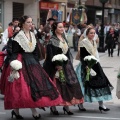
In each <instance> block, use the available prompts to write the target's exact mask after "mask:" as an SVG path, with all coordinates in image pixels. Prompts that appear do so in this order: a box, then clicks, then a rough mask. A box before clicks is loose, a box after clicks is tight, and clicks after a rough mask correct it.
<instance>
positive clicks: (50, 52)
mask: <svg viewBox="0 0 120 120" xmlns="http://www.w3.org/2000/svg"><path fill="white" fill-rule="evenodd" d="M52 31H53V35H52V37H51V38H50V41H49V43H48V45H47V52H46V59H45V62H44V65H43V67H44V69H45V71H46V72H47V73H48V75H49V76H50V78H51V79H54V82H55V83H56V86H57V88H58V90H59V92H60V94H61V96H62V99H63V102H62V103H61V104H59V105H62V106H64V107H63V111H64V112H66V113H67V114H68V115H72V114H73V113H72V112H71V111H70V110H69V107H68V106H70V105H75V104H79V103H83V95H82V92H81V88H80V85H79V82H78V79H77V76H76V74H75V71H74V68H73V65H72V59H71V58H72V57H71V54H70V49H69V47H68V44H67V42H66V41H67V40H66V38H65V37H64V35H63V33H64V27H63V23H62V22H54V23H53V25H52ZM58 54H64V55H65V56H67V58H68V62H67V64H66V65H65V64H64V65H63V66H60V65H55V64H54V63H53V62H52V59H53V57H54V56H56V55H58ZM61 69H62V70H63V74H64V77H65V79H64V82H62V81H61V80H60V77H58V76H59V75H57V74H56V73H58V72H59V71H60V70H61ZM51 112H52V113H53V114H54V115H59V113H58V111H57V110H56V107H51Z"/></svg>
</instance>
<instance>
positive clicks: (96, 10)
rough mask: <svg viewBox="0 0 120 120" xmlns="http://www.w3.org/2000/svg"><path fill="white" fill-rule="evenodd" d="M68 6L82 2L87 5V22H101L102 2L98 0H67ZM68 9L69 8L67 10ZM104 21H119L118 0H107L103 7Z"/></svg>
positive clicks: (119, 6)
mask: <svg viewBox="0 0 120 120" xmlns="http://www.w3.org/2000/svg"><path fill="white" fill-rule="evenodd" d="M68 3H69V4H72V5H69V6H68V9H69V8H70V6H74V5H75V4H84V5H85V6H86V7H87V17H88V24H90V23H92V24H96V23H100V22H101V17H102V4H101V3H100V1H99V0H76V2H75V1H74V0H69V1H68ZM68 11H69V10H68ZM104 14H105V15H104V17H105V23H117V22H120V0H109V1H108V2H107V3H106V4H105V9H104Z"/></svg>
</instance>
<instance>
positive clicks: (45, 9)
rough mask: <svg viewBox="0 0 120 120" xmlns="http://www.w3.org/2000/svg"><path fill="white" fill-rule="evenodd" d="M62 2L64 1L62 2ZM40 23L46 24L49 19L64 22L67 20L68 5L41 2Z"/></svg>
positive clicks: (55, 2)
mask: <svg viewBox="0 0 120 120" xmlns="http://www.w3.org/2000/svg"><path fill="white" fill-rule="evenodd" d="M61 1H62V0H61ZM39 8H40V23H41V24H46V20H47V19H48V18H49V17H52V18H54V19H56V20H57V21H63V20H65V19H66V3H64V2H60V1H59V2H57V1H52V0H51V1H40V2H39Z"/></svg>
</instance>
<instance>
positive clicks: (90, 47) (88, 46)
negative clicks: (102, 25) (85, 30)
mask: <svg viewBox="0 0 120 120" xmlns="http://www.w3.org/2000/svg"><path fill="white" fill-rule="evenodd" d="M80 47H85V48H86V50H87V51H88V52H89V53H90V54H91V55H94V56H95V57H96V49H97V45H96V42H95V41H94V40H93V44H92V43H91V42H90V40H89V39H88V38H85V39H83V40H82V41H80Z"/></svg>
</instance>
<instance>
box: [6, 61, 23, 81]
mask: <svg viewBox="0 0 120 120" xmlns="http://www.w3.org/2000/svg"><path fill="white" fill-rule="evenodd" d="M10 67H11V73H10V76H9V77H8V81H9V82H13V81H14V79H18V78H19V77H20V75H19V72H18V70H20V69H22V63H21V62H20V61H19V60H13V61H12V62H11V63H10Z"/></svg>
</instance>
